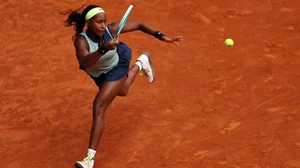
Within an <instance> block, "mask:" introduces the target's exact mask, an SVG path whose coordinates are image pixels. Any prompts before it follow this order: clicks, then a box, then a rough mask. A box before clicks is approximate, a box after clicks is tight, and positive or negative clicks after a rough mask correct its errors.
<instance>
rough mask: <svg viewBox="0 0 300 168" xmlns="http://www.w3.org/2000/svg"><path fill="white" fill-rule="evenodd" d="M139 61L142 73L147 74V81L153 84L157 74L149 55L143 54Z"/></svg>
mask: <svg viewBox="0 0 300 168" xmlns="http://www.w3.org/2000/svg"><path fill="white" fill-rule="evenodd" d="M137 60H138V61H140V62H141V64H142V70H141V72H143V73H144V74H145V76H146V79H147V81H148V82H149V83H153V82H154V78H155V74H154V70H153V68H152V63H151V57H150V55H149V53H147V52H143V53H142V55H141V56H140V57H139V58H138V59H137Z"/></svg>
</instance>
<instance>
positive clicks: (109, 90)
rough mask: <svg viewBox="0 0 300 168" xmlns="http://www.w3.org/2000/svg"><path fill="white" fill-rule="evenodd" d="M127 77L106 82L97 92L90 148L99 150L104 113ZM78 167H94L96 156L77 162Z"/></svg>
mask: <svg viewBox="0 0 300 168" xmlns="http://www.w3.org/2000/svg"><path fill="white" fill-rule="evenodd" d="M125 80H126V77H124V78H122V79H120V80H118V81H113V82H105V83H104V84H103V86H102V88H101V90H100V91H99V92H98V93H97V95H96V97H95V99H94V102H93V124H92V128H91V133H90V142H89V149H93V150H95V151H96V150H97V147H98V144H99V141H100V139H101V137H102V134H103V130H104V114H105V111H106V109H107V108H108V106H109V105H110V103H111V102H112V101H113V100H114V98H115V97H116V96H117V95H118V93H119V90H120V89H121V88H122V87H123V86H124V83H125ZM75 166H76V167H77V168H92V167H93V166H94V158H92V157H90V156H86V157H85V158H84V159H83V160H82V161H77V162H76V163H75Z"/></svg>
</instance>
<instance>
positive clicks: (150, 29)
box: [108, 22, 183, 45]
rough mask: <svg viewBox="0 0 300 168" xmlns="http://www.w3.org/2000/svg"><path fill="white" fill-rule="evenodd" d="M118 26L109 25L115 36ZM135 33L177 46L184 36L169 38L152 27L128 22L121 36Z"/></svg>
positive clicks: (115, 24)
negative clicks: (147, 35) (140, 32)
mask: <svg viewBox="0 0 300 168" xmlns="http://www.w3.org/2000/svg"><path fill="white" fill-rule="evenodd" d="M118 25H119V23H118V22H114V23H111V24H109V25H108V26H109V28H110V30H111V31H112V33H113V34H116V32H117V27H118ZM133 31H142V32H144V33H146V34H149V35H152V36H155V37H156V38H157V39H160V40H162V41H164V42H168V43H175V44H176V45H178V44H177V43H176V42H177V41H181V40H183V37H182V36H178V37H175V38H169V37H167V36H166V35H164V34H162V33H161V32H159V31H158V30H156V29H154V28H153V27H151V26H150V25H147V24H145V23H143V22H127V23H126V24H125V26H124V27H123V29H122V31H121V34H122V33H128V32H133Z"/></svg>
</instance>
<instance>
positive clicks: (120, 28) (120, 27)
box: [116, 5, 133, 38]
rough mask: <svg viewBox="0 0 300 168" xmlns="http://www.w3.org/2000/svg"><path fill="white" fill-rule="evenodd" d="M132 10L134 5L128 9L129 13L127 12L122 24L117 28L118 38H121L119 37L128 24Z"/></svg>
mask: <svg viewBox="0 0 300 168" xmlns="http://www.w3.org/2000/svg"><path fill="white" fill-rule="evenodd" d="M132 8H133V5H130V6H129V7H128V9H127V11H126V12H125V14H124V16H123V18H122V20H121V21H120V23H119V25H118V27H117V34H116V38H118V37H119V35H120V33H121V31H122V29H123V27H124V26H125V24H126V22H127V20H128V17H129V15H130V13H131V10H132Z"/></svg>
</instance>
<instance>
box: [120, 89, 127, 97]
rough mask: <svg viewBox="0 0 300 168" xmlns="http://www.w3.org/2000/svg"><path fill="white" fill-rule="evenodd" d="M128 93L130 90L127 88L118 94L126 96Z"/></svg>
mask: <svg viewBox="0 0 300 168" xmlns="http://www.w3.org/2000/svg"><path fill="white" fill-rule="evenodd" d="M127 93H128V90H126V89H123V90H121V91H120V92H119V94H118V96H122V97H124V96H126V95H127Z"/></svg>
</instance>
